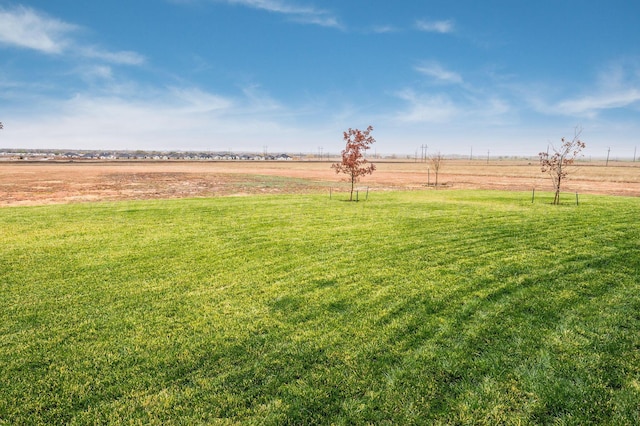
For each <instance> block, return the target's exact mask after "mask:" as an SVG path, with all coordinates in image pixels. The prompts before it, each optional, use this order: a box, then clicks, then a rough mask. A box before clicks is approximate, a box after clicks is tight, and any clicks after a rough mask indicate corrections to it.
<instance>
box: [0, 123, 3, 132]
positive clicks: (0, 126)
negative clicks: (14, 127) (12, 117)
mask: <svg viewBox="0 0 640 426" xmlns="http://www.w3.org/2000/svg"><path fill="white" fill-rule="evenodd" d="M2 129H4V126H3V125H2V121H0V130H2Z"/></svg>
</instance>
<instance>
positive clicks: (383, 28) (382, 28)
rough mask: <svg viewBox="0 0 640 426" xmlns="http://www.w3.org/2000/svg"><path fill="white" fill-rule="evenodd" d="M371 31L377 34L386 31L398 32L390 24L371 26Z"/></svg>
mask: <svg viewBox="0 0 640 426" xmlns="http://www.w3.org/2000/svg"><path fill="white" fill-rule="evenodd" d="M372 31H373V32H374V33H377V34H386V33H395V32H398V31H399V30H398V28H396V27H394V26H392V25H376V26H374V27H373V29H372Z"/></svg>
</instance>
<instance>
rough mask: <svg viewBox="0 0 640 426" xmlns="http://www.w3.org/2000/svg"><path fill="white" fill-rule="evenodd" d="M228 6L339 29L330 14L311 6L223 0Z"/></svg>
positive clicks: (276, 0) (263, 0)
mask: <svg viewBox="0 0 640 426" xmlns="http://www.w3.org/2000/svg"><path fill="white" fill-rule="evenodd" d="M223 1H226V2H227V3H229V4H237V5H241V6H246V7H252V8H254V9H261V10H266V11H268V12H274V13H280V14H283V15H287V16H288V17H290V18H291V19H293V20H294V21H296V22H300V23H307V24H314V25H320V26H323V27H339V26H340V24H339V22H338V19H337V18H336V17H335V16H333V14H331V13H330V12H328V11H326V10H322V9H317V8H315V7H312V6H298V5H295V4H293V3H291V2H287V1H282V0H223Z"/></svg>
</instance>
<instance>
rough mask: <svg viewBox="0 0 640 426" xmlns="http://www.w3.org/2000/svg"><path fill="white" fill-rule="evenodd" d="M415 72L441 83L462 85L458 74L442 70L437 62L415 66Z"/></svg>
mask: <svg viewBox="0 0 640 426" xmlns="http://www.w3.org/2000/svg"><path fill="white" fill-rule="evenodd" d="M415 70H416V71H418V72H419V73H421V74H424V75H426V76H429V77H433V78H435V79H436V80H438V81H440V82H443V83H452V84H462V82H463V81H462V77H461V76H460V74H458V73H456V72H453V71H449V70H447V69H445V68H443V67H442V65H440V64H439V63H437V62H425V63H423V64H421V65H419V66H417V67H416V68H415Z"/></svg>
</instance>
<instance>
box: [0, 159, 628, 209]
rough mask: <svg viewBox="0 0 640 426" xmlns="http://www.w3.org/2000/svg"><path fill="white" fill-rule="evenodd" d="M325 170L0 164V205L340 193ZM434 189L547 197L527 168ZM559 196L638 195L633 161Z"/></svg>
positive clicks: (369, 182)
mask: <svg viewBox="0 0 640 426" xmlns="http://www.w3.org/2000/svg"><path fill="white" fill-rule="evenodd" d="M374 163H375V164H376V166H377V170H376V171H375V172H374V173H373V175H371V176H366V177H364V178H363V179H362V181H361V182H360V184H359V186H360V187H365V186H368V187H369V188H370V190H371V191H381V190H397V189H410V190H418V189H421V190H432V189H433V184H434V183H435V174H434V173H433V171H432V170H429V166H428V164H427V163H421V162H415V161H374ZM330 166H331V162H328V161H278V162H258V161H255V162H253V161H245V162H241V161H219V162H209V161H207V162H204V161H203V162H198V161H193V162H188V161H158V162H151V161H139V162H135V161H134V162H131V161H111V162H84V161H78V162H45V161H42V162H24V161H2V162H0V206H15V205H36V204H48V203H70V202H86V201H96V200H133V199H151V198H158V199H164V198H181V197H211V196H229V195H247V194H265V193H295V192H298V193H302V192H319V191H326V192H327V193H328V192H329V190H330V188H331V190H346V188H347V187H348V185H347V184H346V182H345V177H344V175H336V174H335V172H334V171H333V170H332V169H331V168H330ZM428 183H430V184H431V186H428V185H427V184H428ZM438 183H439V185H442V187H444V188H447V189H504V190H523V191H530V190H531V189H532V188H536V190H541V191H545V190H551V180H550V179H549V177H548V176H547V175H544V174H542V173H541V172H540V169H539V167H538V164H537V162H535V161H531V162H528V161H507V160H504V161H489V162H486V161H481V160H476V161H464V160H445V162H444V163H443V166H442V168H441V171H440V174H439V176H438ZM563 191H566V192H576V191H577V192H579V193H597V194H612V195H627V196H640V162H635V163H632V162H626V163H623V162H610V163H609V165H608V166H606V167H605V165H604V163H599V162H585V163H580V164H579V165H578V166H577V167H576V168H575V169H574V170H573V171H572V173H571V175H570V179H569V180H568V181H567V182H566V184H565V185H564V186H563Z"/></svg>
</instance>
